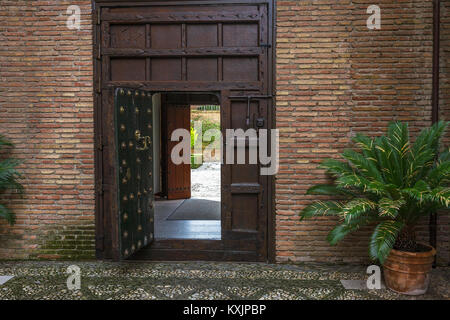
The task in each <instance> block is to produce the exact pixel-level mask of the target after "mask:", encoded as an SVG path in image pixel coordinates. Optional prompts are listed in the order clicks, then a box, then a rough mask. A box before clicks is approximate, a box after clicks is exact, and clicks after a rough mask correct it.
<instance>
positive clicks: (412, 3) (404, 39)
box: [276, 0, 450, 263]
mask: <svg viewBox="0 0 450 320" xmlns="http://www.w3.org/2000/svg"><path fill="white" fill-rule="evenodd" d="M277 4H278V9H277V15H278V17H277V112H276V114H277V116H276V119H277V126H278V127H279V129H280V150H281V154H280V162H281V166H280V173H279V174H278V176H277V182H276V189H277V191H276V193H277V198H276V199H277V201H276V203H277V205H276V207H277V227H276V228H277V230H276V235H277V236H276V239H277V241H276V248H277V256H278V261H282V262H284V261H329V262H332V261H333V262H334V261H336V262H339V261H346V262H359V261H368V253H367V248H368V247H367V245H368V237H369V235H370V231H371V230H370V229H364V230H362V231H360V232H358V233H357V234H355V235H352V236H350V237H348V238H347V239H346V240H345V241H343V242H342V243H340V244H339V245H338V246H336V247H330V246H329V245H328V244H327V242H326V241H325V237H326V235H327V233H328V232H329V230H330V228H331V227H332V226H333V225H334V224H335V222H334V221H333V219H329V218H318V219H316V220H310V221H305V222H299V221H298V212H299V211H300V210H301V209H302V208H303V207H304V206H305V205H307V204H308V203H310V201H311V200H312V199H314V198H316V197H311V196H306V195H305V191H306V189H307V188H308V187H310V186H311V185H313V184H316V183H320V182H325V181H326V177H325V176H324V174H323V171H320V170H317V169H316V167H317V164H318V162H319V161H320V160H322V159H324V158H328V157H335V156H336V154H337V152H338V151H340V150H342V148H343V147H344V146H348V143H349V139H350V138H351V136H353V135H354V134H355V133H357V132H364V133H366V134H375V135H378V134H381V133H384V132H385V128H386V126H387V124H388V122H389V121H391V120H402V121H408V122H409V123H410V130H411V133H412V134H413V135H414V134H416V133H417V132H418V131H419V130H420V129H421V128H423V127H424V126H428V125H429V124H430V123H431V83H432V82H431V76H432V17H433V12H432V1H431V0H429V1H421V0H404V1H391V0H381V1H380V0H378V1H369V0H361V1H349V0H340V1H326V0H317V1H315V0H314V1H312V0H310V1H278V2H277ZM372 4H376V5H379V6H380V7H381V19H382V20H381V30H369V29H368V28H367V26H366V20H367V18H368V17H369V15H368V14H367V13H366V10H367V8H368V7H369V6H370V5H372ZM443 9H444V10H443V11H444V12H443V16H444V17H445V12H447V16H448V10H449V4H448V2H447V3H445V4H444V5H443ZM445 19H446V20H445ZM445 21H448V18H444V20H443V23H442V24H443V25H445ZM443 38H444V39H443V40H444V41H443V47H444V48H443V50H442V54H443V56H444V55H445V54H446V55H445V57H443V58H442V60H443V61H442V63H443V65H442V72H443V76H442V77H443V79H447V80H443V83H442V85H443V88H442V90H441V104H442V105H443V106H442V108H443V109H442V116H444V113H445V111H444V110H447V114H448V92H449V90H448V86H449V84H448V74H449V73H448V72H449V70H448V62H449V60H448V50H449V49H448V48H449V45H448V26H444V30H443ZM447 142H448V139H447ZM449 221H450V219H449V217H448V214H447V215H446V214H445V213H444V214H443V215H441V216H440V218H439V225H440V226H439V230H438V236H439V244H438V249H439V262H440V263H444V262H448V261H449V253H450V246H449V239H448V234H449ZM422 225H423V227H421V228H419V236H420V237H421V238H422V239H423V240H425V241H426V240H427V239H428V234H427V230H428V228H427V224H426V221H424V223H422Z"/></svg>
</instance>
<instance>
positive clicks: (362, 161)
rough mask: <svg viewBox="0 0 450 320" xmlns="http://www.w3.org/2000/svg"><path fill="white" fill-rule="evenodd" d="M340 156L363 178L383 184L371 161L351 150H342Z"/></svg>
mask: <svg viewBox="0 0 450 320" xmlns="http://www.w3.org/2000/svg"><path fill="white" fill-rule="evenodd" d="M342 156H343V157H344V158H345V159H347V160H348V161H349V162H350V163H351V164H353V165H354V166H355V167H356V168H357V169H358V172H359V173H360V174H361V175H363V176H364V177H366V178H368V179H370V180H375V181H379V182H384V179H383V177H382V175H381V173H380V172H379V171H378V169H377V167H376V165H375V164H374V162H373V161H370V160H368V159H367V158H366V157H364V156H363V155H362V154H361V153H359V152H356V151H354V150H351V149H347V150H344V152H343V153H342Z"/></svg>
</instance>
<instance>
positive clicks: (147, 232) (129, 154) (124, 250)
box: [115, 88, 154, 259]
mask: <svg viewBox="0 0 450 320" xmlns="http://www.w3.org/2000/svg"><path fill="white" fill-rule="evenodd" d="M115 110H116V112H115V115H116V145H117V146H119V147H118V148H117V163H118V169H119V170H118V177H117V179H118V182H119V190H118V192H119V196H118V199H119V213H118V214H119V217H122V219H119V220H120V224H119V228H120V235H121V236H120V237H119V241H120V248H121V249H120V252H121V258H122V259H126V258H127V257H129V256H130V255H132V254H133V253H135V252H136V251H137V250H139V249H140V248H142V247H143V246H146V245H148V244H149V243H151V241H152V240H153V229H154V209H153V201H154V195H153V192H151V191H152V190H153V177H152V176H153V174H152V171H153V161H152V159H153V158H152V155H153V147H152V144H151V143H149V144H148V148H147V149H145V150H140V149H139V146H140V144H139V141H136V134H135V133H136V132H139V133H140V136H142V137H149V138H148V140H149V141H151V140H152V136H153V134H152V126H151V123H152V122H153V118H152V117H153V115H152V114H153V113H152V112H151V110H152V95H151V93H148V92H146V91H143V90H134V89H120V88H119V89H116V91H115ZM140 110H146V112H139V111H140ZM148 110H150V111H148ZM141 144H142V143H141ZM141 149H142V148H141Z"/></svg>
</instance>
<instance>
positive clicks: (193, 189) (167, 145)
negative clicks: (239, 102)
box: [153, 93, 222, 240]
mask: <svg viewBox="0 0 450 320" xmlns="http://www.w3.org/2000/svg"><path fill="white" fill-rule="evenodd" d="M153 106H154V110H155V113H154V137H155V146H154V159H156V161H155V163H154V165H155V168H154V169H155V170H154V171H155V173H156V174H155V181H154V185H155V240H170V239H172V240H177V239H182V240H189V239H191V240H221V229H222V227H221V148H222V146H221V139H220V135H221V121H220V102H219V100H218V97H217V95H214V94H195V93H192V94H189V93H163V94H156V95H154V101H153ZM180 129H182V130H185V131H184V132H185V133H188V136H187V137H188V138H189V141H188V143H189V146H188V150H189V154H188V155H187V157H184V159H185V160H186V159H187V162H188V163H186V161H183V163H181V164H180V163H178V164H176V162H177V161H176V159H174V157H177V156H183V152H184V150H185V149H183V150H181V151H179V149H178V147H177V145H178V146H180V144H181V142H180V141H177V140H176V139H179V136H178V135H177V134H175V133H174V131H175V130H180ZM173 134H175V136H173V137H172V135H173ZM185 137H186V136H185ZM172 140H175V141H172ZM180 140H181V139H180ZM185 143H186V142H185ZM185 146H186V145H185Z"/></svg>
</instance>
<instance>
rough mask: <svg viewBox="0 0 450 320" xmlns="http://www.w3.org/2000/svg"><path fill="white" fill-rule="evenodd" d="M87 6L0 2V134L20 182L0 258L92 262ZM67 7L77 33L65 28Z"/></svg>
mask: <svg viewBox="0 0 450 320" xmlns="http://www.w3.org/2000/svg"><path fill="white" fill-rule="evenodd" d="M90 2H91V1H90V0H83V1H75V0H71V1H29V0H26V1H18V0H13V1H8V0H1V1H0V43H1V46H0V133H1V134H4V135H5V136H6V137H8V138H9V139H10V140H11V141H13V142H14V143H15V144H16V146H15V148H14V149H13V150H10V152H12V153H13V154H14V155H15V156H16V157H17V158H20V159H22V160H23V161H24V162H23V165H22V166H21V168H22V171H23V173H24V177H25V178H24V181H23V184H24V185H25V195H24V198H23V199H17V198H16V199H11V204H10V206H11V208H12V209H13V210H14V211H15V212H16V214H17V224H16V225H15V226H14V227H9V226H6V224H5V223H4V221H3V220H1V221H0V258H4V259H19V258H80V259H81V258H92V257H94V241H93V239H94V190H93V189H94V169H93V163H94V159H93V156H94V153H93V97H92V86H93V84H92V78H93V75H92V73H93V71H92V35H91V18H90V12H91V8H90ZM69 5H79V6H80V7H81V9H82V20H83V21H82V28H81V30H80V31H78V30H69V29H68V28H67V27H66V20H67V18H68V15H67V14H66V10H67V7H68V6H69Z"/></svg>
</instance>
